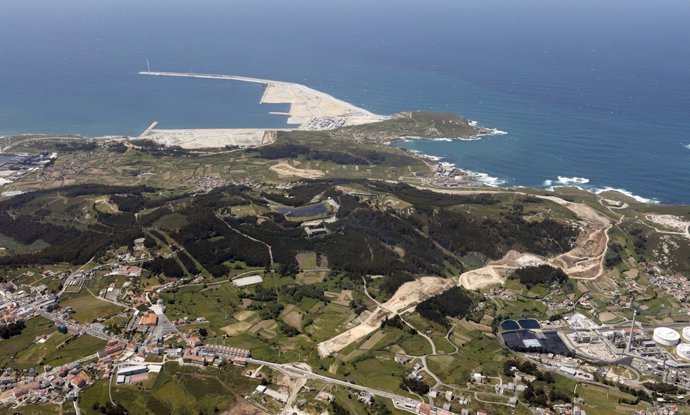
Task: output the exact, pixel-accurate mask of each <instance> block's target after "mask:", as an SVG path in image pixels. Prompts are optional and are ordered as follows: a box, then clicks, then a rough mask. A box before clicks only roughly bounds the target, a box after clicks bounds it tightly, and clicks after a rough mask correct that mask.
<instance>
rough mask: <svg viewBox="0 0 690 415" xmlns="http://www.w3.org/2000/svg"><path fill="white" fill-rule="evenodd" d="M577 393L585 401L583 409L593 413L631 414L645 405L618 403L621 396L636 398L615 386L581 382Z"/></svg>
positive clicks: (593, 414) (599, 414)
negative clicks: (614, 387)
mask: <svg viewBox="0 0 690 415" xmlns="http://www.w3.org/2000/svg"><path fill="white" fill-rule="evenodd" d="M577 394H578V396H579V397H580V398H582V400H583V401H584V404H583V405H581V407H582V409H584V410H586V411H587V413H588V414H592V415H607V414H631V413H633V412H635V411H637V410H640V409H642V408H643V407H644V406H643V405H637V406H632V405H624V404H620V403H618V399H619V398H625V399H634V397H633V396H632V395H629V394H627V393H623V392H621V391H619V390H616V389H613V388H604V387H602V386H597V385H584V384H581V385H578V387H577Z"/></svg>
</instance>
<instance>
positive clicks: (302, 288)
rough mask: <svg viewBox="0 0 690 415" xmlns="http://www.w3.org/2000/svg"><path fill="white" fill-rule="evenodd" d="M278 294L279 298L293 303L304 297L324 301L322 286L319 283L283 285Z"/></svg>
mask: <svg viewBox="0 0 690 415" xmlns="http://www.w3.org/2000/svg"><path fill="white" fill-rule="evenodd" d="M280 296H281V299H283V300H285V301H286V302H288V303H293V304H297V303H299V302H301V301H302V299H304V298H305V297H306V298H313V299H315V300H319V301H326V297H325V295H324V291H323V288H322V287H321V286H320V285H291V286H284V287H282V288H281V289H280Z"/></svg>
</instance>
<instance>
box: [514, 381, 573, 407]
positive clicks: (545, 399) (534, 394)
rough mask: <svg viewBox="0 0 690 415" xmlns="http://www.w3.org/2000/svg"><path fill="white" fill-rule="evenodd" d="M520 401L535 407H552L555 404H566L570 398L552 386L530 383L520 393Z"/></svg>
mask: <svg viewBox="0 0 690 415" xmlns="http://www.w3.org/2000/svg"><path fill="white" fill-rule="evenodd" d="M522 399H523V400H524V401H525V402H527V403H529V404H530V405H533V406H537V407H553V405H555V404H559V403H568V402H570V401H571V399H572V396H570V395H569V394H568V393H565V392H562V391H560V390H558V389H557V388H556V386H555V385H554V384H545V383H544V382H532V383H530V384H529V385H527V388H526V389H525V391H524V392H523V393H522Z"/></svg>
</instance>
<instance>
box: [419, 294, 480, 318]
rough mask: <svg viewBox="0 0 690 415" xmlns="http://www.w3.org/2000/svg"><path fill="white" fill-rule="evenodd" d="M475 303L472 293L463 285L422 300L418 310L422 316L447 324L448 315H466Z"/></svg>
mask: <svg viewBox="0 0 690 415" xmlns="http://www.w3.org/2000/svg"><path fill="white" fill-rule="evenodd" d="M475 305H476V301H475V297H474V295H473V294H472V293H470V292H469V291H467V290H465V289H464V288H462V287H453V288H451V289H450V290H448V291H446V292H444V293H443V294H440V295H437V296H435V297H431V298H429V299H428V300H425V301H422V302H421V303H419V305H418V306H417V308H416V310H417V312H418V313H419V314H420V315H421V316H422V317H424V318H426V319H429V320H431V321H434V322H436V323H439V324H441V325H443V326H446V325H447V323H446V316H450V317H459V318H462V317H465V316H466V315H467V313H468V312H470V311H471V310H472V309H473V308H474V307H475Z"/></svg>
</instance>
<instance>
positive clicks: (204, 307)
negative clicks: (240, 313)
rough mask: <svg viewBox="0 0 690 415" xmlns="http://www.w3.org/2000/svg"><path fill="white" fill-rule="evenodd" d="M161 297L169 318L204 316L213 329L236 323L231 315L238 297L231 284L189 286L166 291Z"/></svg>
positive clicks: (234, 311)
mask: <svg viewBox="0 0 690 415" xmlns="http://www.w3.org/2000/svg"><path fill="white" fill-rule="evenodd" d="M163 299H164V300H165V302H166V304H167V309H166V312H165V314H166V315H167V316H168V318H170V319H171V320H177V319H179V318H183V317H189V319H190V320H194V319H196V318H197V317H206V318H207V319H208V320H209V321H210V322H211V323H210V328H211V330H213V331H217V332H220V328H221V327H225V326H227V325H229V324H232V323H236V322H237V320H235V319H234V318H233V317H232V316H233V315H234V314H235V313H236V312H237V306H238V305H239V304H240V298H239V296H238V295H237V289H236V288H234V287H233V286H232V285H231V284H229V283H228V284H219V285H214V286H212V287H208V288H206V289H204V288H203V287H202V286H189V287H184V288H181V289H179V290H178V291H177V292H166V293H164V294H163Z"/></svg>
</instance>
